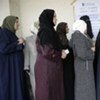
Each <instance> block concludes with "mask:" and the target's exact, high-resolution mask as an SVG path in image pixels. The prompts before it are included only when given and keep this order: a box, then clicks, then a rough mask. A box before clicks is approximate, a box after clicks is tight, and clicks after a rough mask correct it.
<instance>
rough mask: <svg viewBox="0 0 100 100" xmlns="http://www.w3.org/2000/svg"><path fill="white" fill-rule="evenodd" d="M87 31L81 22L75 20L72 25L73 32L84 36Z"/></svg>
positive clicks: (84, 24)
mask: <svg viewBox="0 0 100 100" xmlns="http://www.w3.org/2000/svg"><path fill="white" fill-rule="evenodd" d="M86 30H87V25H86V23H85V22H84V21H83V20H76V21H75V23H74V24H73V31H80V32H81V33H82V34H85V32H86Z"/></svg>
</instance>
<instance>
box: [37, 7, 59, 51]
mask: <svg viewBox="0 0 100 100" xmlns="http://www.w3.org/2000/svg"><path fill="white" fill-rule="evenodd" d="M54 13H55V11H54V10H52V9H45V10H43V12H42V13H41V14H40V17H39V26H40V28H39V32H38V37H39V39H40V43H41V44H42V45H45V44H52V46H53V47H54V48H55V49H57V50H58V49H59V48H60V47H59V42H60V40H59V36H58V35H57V33H56V31H55V29H54V23H53V17H54Z"/></svg>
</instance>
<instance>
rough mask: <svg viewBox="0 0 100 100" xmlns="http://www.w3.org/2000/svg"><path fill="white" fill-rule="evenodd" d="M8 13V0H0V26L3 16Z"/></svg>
mask: <svg viewBox="0 0 100 100" xmlns="http://www.w3.org/2000/svg"><path fill="white" fill-rule="evenodd" d="M9 14H10V9H9V0H0V26H1V25H2V21H3V19H4V18H5V16H7V15H9Z"/></svg>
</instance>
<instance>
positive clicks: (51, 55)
mask: <svg viewBox="0 0 100 100" xmlns="http://www.w3.org/2000/svg"><path fill="white" fill-rule="evenodd" d="M36 47H37V51H38V52H39V53H40V54H42V56H43V57H45V58H47V59H48V60H51V61H54V62H56V61H58V59H59V58H61V51H57V50H55V49H54V48H53V46H52V45H51V44H45V45H43V46H42V45H41V44H39V43H37V44H36Z"/></svg>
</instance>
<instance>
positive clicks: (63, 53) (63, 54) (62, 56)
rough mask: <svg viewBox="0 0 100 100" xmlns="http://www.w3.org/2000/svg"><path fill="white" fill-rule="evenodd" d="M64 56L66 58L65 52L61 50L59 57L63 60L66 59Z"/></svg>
mask: <svg viewBox="0 0 100 100" xmlns="http://www.w3.org/2000/svg"><path fill="white" fill-rule="evenodd" d="M66 56H67V54H66V52H65V50H62V55H61V58H62V59H65V58H66Z"/></svg>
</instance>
